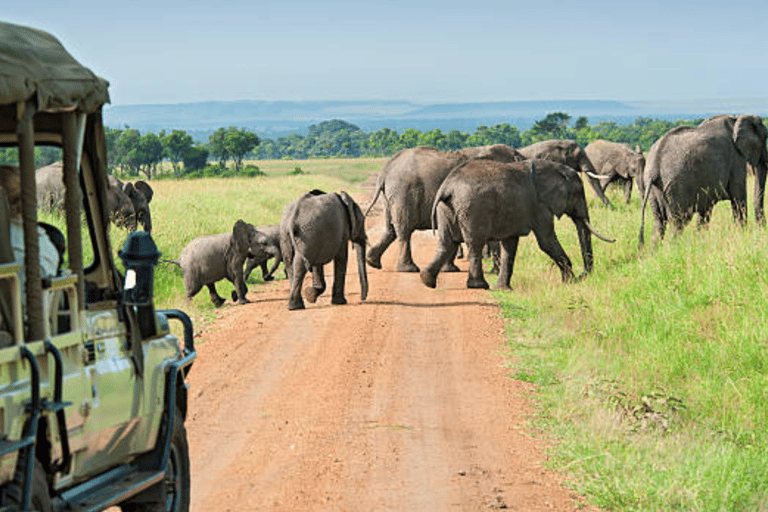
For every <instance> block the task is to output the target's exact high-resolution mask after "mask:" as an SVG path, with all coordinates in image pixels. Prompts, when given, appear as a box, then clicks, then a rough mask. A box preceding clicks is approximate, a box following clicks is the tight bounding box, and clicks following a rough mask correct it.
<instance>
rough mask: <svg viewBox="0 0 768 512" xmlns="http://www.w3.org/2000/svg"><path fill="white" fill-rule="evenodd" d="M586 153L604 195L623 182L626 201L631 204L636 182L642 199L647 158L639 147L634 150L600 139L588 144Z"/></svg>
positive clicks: (626, 145) (627, 146)
mask: <svg viewBox="0 0 768 512" xmlns="http://www.w3.org/2000/svg"><path fill="white" fill-rule="evenodd" d="M584 151H585V152H586V153H587V157H589V160H590V161H591V162H592V165H594V166H595V172H596V173H597V175H598V176H600V188H601V189H603V193H605V189H607V188H608V185H610V184H611V183H613V182H614V181H617V182H621V183H623V185H624V200H625V201H626V203H627V204H629V201H630V199H631V197H632V182H633V181H635V182H636V183H637V187H638V189H639V190H640V197H642V196H643V183H642V182H643V180H642V177H643V169H645V157H644V156H643V151H642V149H640V146H639V145H638V146H635V149H632V148H631V147H630V146H629V144H624V143H621V142H611V141H607V140H602V139H598V140H596V141H594V142H590V143H589V144H587V147H585V148H584Z"/></svg>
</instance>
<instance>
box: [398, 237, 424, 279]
mask: <svg viewBox="0 0 768 512" xmlns="http://www.w3.org/2000/svg"><path fill="white" fill-rule="evenodd" d="M411 233H412V232H410V233H407V234H402V236H398V240H399V244H400V251H399V253H398V257H397V267H396V270H397V271H398V272H418V271H419V267H418V266H417V265H416V263H414V262H413V255H412V254H411Z"/></svg>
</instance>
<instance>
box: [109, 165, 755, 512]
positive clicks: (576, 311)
mask: <svg viewBox="0 0 768 512" xmlns="http://www.w3.org/2000/svg"><path fill="white" fill-rule="evenodd" d="M385 161H386V159H383V158H381V159H328V160H325V159H324V160H302V161H286V160H281V161H258V162H251V164H253V165H258V166H259V168H260V169H261V170H262V171H263V172H264V175H263V176H257V177H252V178H205V179H197V180H175V179H159V180H155V181H153V184H152V185H153V187H154V189H155V196H154V199H153V202H152V208H153V210H152V215H153V219H156V220H155V222H154V224H155V228H154V230H153V238H154V239H155V241H156V243H157V244H158V247H159V249H160V251H161V252H162V254H163V256H162V257H163V258H175V257H176V256H178V254H179V253H180V252H181V250H182V248H183V247H184V246H185V245H186V243H187V242H189V241H190V240H191V239H193V238H195V237H197V236H200V235H203V234H211V233H222V232H225V231H230V230H231V228H232V225H233V223H234V222H235V221H236V220H237V219H239V218H242V219H244V220H246V221H247V222H250V223H253V224H255V225H259V224H276V223H278V222H279V219H280V215H281V213H282V210H283V208H284V206H285V205H286V204H288V203H289V202H290V201H291V200H293V199H294V198H296V197H298V196H300V195H301V194H303V193H304V192H306V191H308V190H310V189H313V188H319V189H322V190H326V191H335V190H348V191H351V192H359V191H360V190H361V185H362V184H364V183H366V182H368V183H369V184H370V183H372V181H374V180H375V176H376V174H377V173H378V171H379V170H380V169H381V167H382V166H383V164H384V162H385ZM297 167H298V168H299V169H297ZM751 185H752V183H751V182H750V183H749V187H750V190H751ZM585 192H586V195H587V198H588V202H589V208H590V215H591V220H592V224H593V225H594V226H595V227H596V228H597V229H598V230H599V231H601V232H602V233H604V234H606V235H608V236H611V237H613V238H616V240H617V241H616V243H614V244H606V243H602V242H599V241H595V242H594V260H595V264H594V271H593V272H592V273H591V274H590V275H589V276H588V277H586V278H585V279H582V280H579V281H577V282H574V283H568V284H564V283H562V282H561V281H560V272H559V271H558V270H557V269H556V267H554V265H553V264H552V262H551V261H550V260H549V258H548V257H547V256H546V255H545V254H544V253H542V252H541V251H540V250H539V249H538V247H537V245H536V243H535V240H534V239H533V238H532V237H526V238H523V239H521V241H520V246H519V250H518V255H517V260H516V264H515V273H514V275H513V276H512V281H511V286H512V291H511V292H509V291H490V292H481V293H487V294H488V296H489V298H490V300H491V301H493V302H494V303H495V304H496V305H497V309H495V311H497V314H498V315H500V316H501V317H502V318H503V323H504V326H505V327H504V330H505V336H506V343H505V345H504V349H503V354H502V357H503V360H504V362H505V367H506V373H505V375H507V378H509V379H511V380H517V381H524V382H525V383H529V384H530V389H532V390H533V392H532V393H530V394H529V395H527V400H528V401H529V402H530V403H531V404H532V406H533V407H532V409H531V411H532V412H531V413H530V414H529V415H528V417H527V421H526V423H525V425H526V427H525V428H526V430H527V431H528V432H529V433H531V434H532V435H533V436H534V437H535V438H537V439H541V440H543V441H544V445H545V446H546V447H547V448H546V449H547V452H546V455H547V456H546V464H547V466H548V467H549V469H551V470H553V471H555V472H556V473H557V474H559V475H560V476H561V478H562V480H563V482H565V484H566V485H567V486H568V487H569V488H570V489H572V491H573V492H574V493H576V494H578V495H580V496H583V497H584V499H585V500H586V502H582V506H597V507H599V508H601V509H604V510H616V511H625V510H626V511H629V510H700V511H725V510H739V511H744V510H768V432H766V428H765V425H767V424H768V407H766V403H767V402H768V364H767V362H766V361H767V359H766V351H767V350H768V327H767V326H768V323H767V320H768V318H767V317H768V293H767V292H768V286H767V283H766V281H767V279H768V278H767V277H766V268H765V266H766V254H768V232H766V228H765V227H761V226H757V225H756V224H755V222H754V216H753V213H752V208H751V205H749V211H750V215H751V218H750V220H749V222H748V225H747V226H746V228H739V227H737V226H736V225H735V224H734V222H733V220H732V217H731V211H730V205H729V204H728V203H727V202H721V203H719V204H718V206H717V207H716V208H715V211H714V213H713V217H712V222H711V224H710V226H709V227H708V228H707V229H703V230H699V229H696V227H695V225H693V224H692V225H689V226H688V227H687V228H686V229H685V230H684V231H683V232H682V233H681V234H679V235H677V236H668V237H667V238H666V239H665V240H664V241H663V242H661V243H660V244H658V245H653V244H650V243H647V244H646V246H645V247H644V248H639V247H638V233H639V227H640V199H639V198H638V194H637V190H635V191H634V192H633V197H632V201H631V203H630V204H625V203H624V201H623V197H622V191H621V190H619V189H618V188H616V189H612V188H609V189H608V196H609V198H610V199H611V200H612V202H613V207H612V208H607V207H604V206H603V205H602V204H601V203H600V202H599V201H598V200H597V199H596V197H595V195H594V193H593V191H592V190H591V188H590V187H585ZM361 206H362V207H363V209H365V207H366V206H367V203H365V202H362V201H361ZM381 222H382V221H381V219H378V220H375V221H374V222H372V224H379V223H381ZM651 226H652V215H651V214H650V212H646V231H647V233H646V239H649V238H650V237H651V235H650V234H651ZM366 227H367V229H368V231H369V236H371V238H373V236H378V235H371V233H372V231H373V229H372V228H373V227H374V226H373V225H370V226H366ZM112 229H113V231H112V239H113V246H114V247H115V248H116V249H117V248H119V247H121V245H122V242H123V241H124V240H125V236H126V235H125V233H124V232H123V231H121V230H118V229H115V228H112ZM556 230H557V233H558V237H559V239H560V241H561V243H562V245H563V247H564V249H565V251H566V252H567V253H568V254H569V255H570V257H571V259H572V260H573V261H574V264H575V265H576V267H577V268H576V269H575V270H577V271H579V267H580V257H579V255H580V252H579V245H578V240H577V238H576V232H575V229H574V227H573V224H572V223H571V221H570V220H567V219H566V218H565V217H564V218H563V220H560V221H557V223H556ZM395 250H396V246H393V247H391V248H390V249H389V251H388V252H394V251H395ZM353 267H354V265H351V266H350V271H349V275H351V276H353V277H354V268H353ZM489 267H490V262H489V261H488V262H486V269H487V268H489ZM276 275H277V277H278V279H283V273H282V270H280V271H278V272H277V273H276ZM486 275H487V277H488V278H489V281H490V282H491V285H493V280H494V278H495V277H494V276H488V274H487V272H486ZM155 276H156V281H155V294H156V297H157V303H158V306H159V307H163V308H169V307H170V308H180V309H183V310H185V311H187V312H188V313H189V314H190V315H191V316H192V318H193V320H194V322H195V327H196V331H198V332H200V331H205V329H207V326H210V325H213V324H215V322H216V321H217V319H220V318H221V316H222V315H225V314H226V313H227V311H231V310H232V309H233V308H237V307H239V306H234V305H233V304H232V303H231V302H228V303H227V304H226V305H225V306H224V307H223V308H221V309H216V308H214V307H213V305H212V304H211V302H210V300H209V299H208V295H207V293H206V292H205V291H203V292H201V293H199V294H198V295H197V296H196V297H195V298H194V299H193V300H192V301H191V302H189V303H188V302H187V301H186V300H185V298H184V290H183V284H182V275H181V272H180V270H179V269H178V268H176V267H175V266H174V265H169V264H161V265H160V266H158V268H157V269H156V272H155ZM412 277H413V278H414V280H418V277H417V276H416V275H413V276H412ZM461 279H462V282H463V279H464V276H462V278H461ZM248 285H249V289H250V290H255V289H259V287H262V286H265V284H264V283H263V281H261V275H260V272H259V271H255V272H254V273H253V275H252V277H251V280H250V282H249V283H248ZM218 287H219V293H220V294H221V295H222V296H224V297H229V295H230V292H231V290H232V286H231V284H230V283H228V282H226V281H225V282H220V283H219V285H218ZM439 287H440V281H439V282H438V288H439ZM424 293H425V294H426V293H429V290H427V289H426V288H424ZM286 300H287V297H286ZM495 314H496V313H495ZM193 372H194V369H193ZM188 428H193V427H191V426H190V427H188ZM194 477H195V476H194V475H193V479H194Z"/></svg>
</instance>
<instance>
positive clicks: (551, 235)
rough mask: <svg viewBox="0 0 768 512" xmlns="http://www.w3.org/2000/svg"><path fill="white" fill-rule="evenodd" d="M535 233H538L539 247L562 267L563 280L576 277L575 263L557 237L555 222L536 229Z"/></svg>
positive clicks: (570, 279)
mask: <svg viewBox="0 0 768 512" xmlns="http://www.w3.org/2000/svg"><path fill="white" fill-rule="evenodd" d="M534 234H535V235H536V242H537V243H538V244H539V249H541V250H542V251H544V253H546V254H547V256H549V257H550V258H552V261H554V262H555V264H556V265H557V266H558V268H559V269H560V273H561V275H562V279H563V282H567V281H572V280H573V278H574V276H573V264H572V263H571V259H570V258H569V257H568V255H567V254H566V253H565V250H564V249H563V246H562V245H560V241H559V240H558V239H557V234H555V227H554V224H551V223H549V224H548V225H546V226H545V227H543V228H540V229H538V230H534Z"/></svg>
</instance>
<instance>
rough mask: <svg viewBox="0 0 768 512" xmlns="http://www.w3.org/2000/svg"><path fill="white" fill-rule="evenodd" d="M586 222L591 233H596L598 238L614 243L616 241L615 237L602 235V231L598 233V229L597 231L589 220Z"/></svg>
mask: <svg viewBox="0 0 768 512" xmlns="http://www.w3.org/2000/svg"><path fill="white" fill-rule="evenodd" d="M584 224H585V225H586V226H587V229H588V230H589V232H590V233H592V234H593V235H595V236H596V237H597V238H599V239H600V240H602V241H603V242H608V243H609V244H612V243H614V242H615V241H616V239H615V238H606V237H604V236H603V235H601V234H600V233H598V232H597V231H595V228H593V227H592V225H591V224H590V223H589V222H588V221H586V220H585V221H584Z"/></svg>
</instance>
